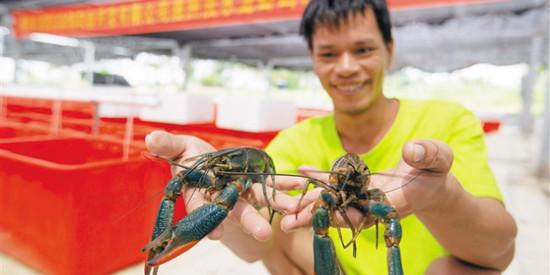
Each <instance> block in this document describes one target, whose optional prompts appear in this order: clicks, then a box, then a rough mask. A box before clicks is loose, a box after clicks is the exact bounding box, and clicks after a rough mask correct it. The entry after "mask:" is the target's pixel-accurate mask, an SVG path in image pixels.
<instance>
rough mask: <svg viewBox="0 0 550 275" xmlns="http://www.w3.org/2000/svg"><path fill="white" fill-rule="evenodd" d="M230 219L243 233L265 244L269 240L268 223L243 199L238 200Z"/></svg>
mask: <svg viewBox="0 0 550 275" xmlns="http://www.w3.org/2000/svg"><path fill="white" fill-rule="evenodd" d="M230 218H231V219H232V220H234V221H236V222H237V223H238V224H240V225H241V227H242V229H243V231H244V232H246V233H248V234H250V235H252V236H253V237H254V238H255V239H256V240H258V241H262V242H265V241H267V240H269V239H270V238H271V233H272V231H271V225H270V224H269V222H268V221H267V220H266V219H265V218H264V216H262V214H260V213H259V212H258V210H256V208H254V207H252V205H250V204H249V203H247V202H246V201H245V200H244V199H239V201H237V203H236V204H235V207H234V208H233V210H232V211H231V213H230Z"/></svg>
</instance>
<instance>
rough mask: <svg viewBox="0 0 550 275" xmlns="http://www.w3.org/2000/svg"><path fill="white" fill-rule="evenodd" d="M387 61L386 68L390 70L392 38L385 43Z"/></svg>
mask: <svg viewBox="0 0 550 275" xmlns="http://www.w3.org/2000/svg"><path fill="white" fill-rule="evenodd" d="M386 54H387V57H388V58H387V63H386V70H388V71H389V70H391V68H392V66H393V40H392V41H390V42H387V43H386Z"/></svg>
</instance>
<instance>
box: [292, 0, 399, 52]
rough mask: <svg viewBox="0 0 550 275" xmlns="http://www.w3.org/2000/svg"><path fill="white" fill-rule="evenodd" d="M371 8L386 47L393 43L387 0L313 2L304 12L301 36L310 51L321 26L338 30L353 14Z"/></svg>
mask: <svg viewBox="0 0 550 275" xmlns="http://www.w3.org/2000/svg"><path fill="white" fill-rule="evenodd" d="M367 8H371V9H372V11H373V12H374V15H375V17H376V23H378V29H379V30H380V33H381V34H382V37H383V38H384V42H385V43H386V45H389V44H390V43H391V42H392V34H391V20H390V13H389V11H388V6H387V5H386V0H311V1H310V2H309V4H308V5H307V7H306V8H305V10H304V14H303V16H302V22H301V24H300V35H302V36H303V37H304V38H305V40H306V41H307V45H308V47H309V49H310V50H312V49H313V42H312V40H313V34H314V33H315V27H316V26H318V25H319V24H322V25H325V26H329V27H336V28H338V27H339V26H340V24H341V23H342V22H347V20H348V18H349V17H350V15H352V14H356V13H361V14H363V13H364V12H365V9H367Z"/></svg>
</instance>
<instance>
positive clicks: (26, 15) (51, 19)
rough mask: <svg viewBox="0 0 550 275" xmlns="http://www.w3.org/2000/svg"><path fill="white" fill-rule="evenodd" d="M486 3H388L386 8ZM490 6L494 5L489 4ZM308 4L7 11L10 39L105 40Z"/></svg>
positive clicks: (228, 1) (262, 17)
mask: <svg viewBox="0 0 550 275" xmlns="http://www.w3.org/2000/svg"><path fill="white" fill-rule="evenodd" d="M490 1H491V0H388V3H389V5H390V7H391V8H397V9H399V8H410V7H415V6H416V7H418V6H430V5H435V6H437V5H449V4H465V3H474V2H490ZM492 1H495V0H492ZM307 2H308V0H129V1H122V2H111V3H96V4H78V5H69V6H58V7H51V8H39V9H21V10H15V11H13V12H12V16H13V18H14V24H13V29H14V32H15V36H16V37H18V38H24V37H26V36H28V35H30V34H31V33H36V32H40V33H51V34H59V35H65V36H105V35H122V34H139V33H152V32H167V31H179V30H188V29H196V28H207V27H217V26H226V25H234V24H248V23H259V22H270V21H279V20H289V19H293V20H296V19H299V18H300V17H301V15H302V12H303V10H304V7H305V6H306V4H307Z"/></svg>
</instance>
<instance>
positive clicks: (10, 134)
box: [0, 123, 49, 141]
mask: <svg viewBox="0 0 550 275" xmlns="http://www.w3.org/2000/svg"><path fill="white" fill-rule="evenodd" d="M48 134H49V132H48V130H47V129H46V128H44V127H33V126H31V125H23V124H19V123H0V140H2V141H5V140H6V139H14V138H19V137H30V136H45V135H48Z"/></svg>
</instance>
